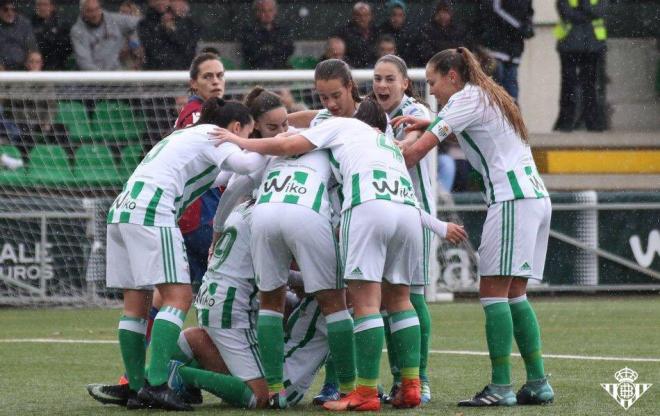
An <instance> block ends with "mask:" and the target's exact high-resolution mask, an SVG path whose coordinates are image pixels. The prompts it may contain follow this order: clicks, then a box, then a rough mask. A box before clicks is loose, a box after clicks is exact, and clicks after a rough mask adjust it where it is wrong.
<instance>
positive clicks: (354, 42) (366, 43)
mask: <svg viewBox="0 0 660 416" xmlns="http://www.w3.org/2000/svg"><path fill="white" fill-rule="evenodd" d="M373 20H374V17H373V14H372V12H371V6H370V5H369V4H368V3H365V2H362V1H359V2H357V3H355V5H354V6H353V13H352V16H351V21H350V22H349V23H348V24H347V25H345V26H343V27H340V28H338V29H337V30H335V33H334V35H333V36H337V37H340V38H342V39H344V42H345V43H346V59H345V60H346V62H347V63H348V64H349V65H350V66H352V67H353V68H367V67H371V66H373V65H374V63H375V62H376V54H375V50H374V45H375V44H376V38H377V34H376V29H375V27H374V25H373Z"/></svg>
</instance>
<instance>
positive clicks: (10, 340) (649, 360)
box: [0, 338, 660, 363]
mask: <svg viewBox="0 0 660 416" xmlns="http://www.w3.org/2000/svg"><path fill="white" fill-rule="evenodd" d="M0 344H118V342H117V341H116V340H109V339H57V338H5V339H0ZM386 351H387V350H383V352H386ZM429 353H430V354H443V355H478V356H485V357H487V356H488V352H485V351H466V350H429ZM511 355H513V356H516V357H520V354H517V353H513V354H511ZM543 357H544V358H556V359H560V360H584V361H632V362H643V363H660V358H643V357H607V356H598V355H596V356H591V355H566V354H543Z"/></svg>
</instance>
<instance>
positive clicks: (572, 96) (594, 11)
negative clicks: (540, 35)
mask: <svg viewBox="0 0 660 416" xmlns="http://www.w3.org/2000/svg"><path fill="white" fill-rule="evenodd" d="M557 9H558V11H559V16H560V18H561V22H560V23H559V24H558V26H557V28H555V35H556V36H557V37H558V42H557V51H558V52H559V60H560V62H561V93H560V99H559V117H558V118H557V121H556V122H555V125H554V130H559V131H564V132H568V131H571V130H573V128H575V124H576V118H577V117H576V115H577V114H576V112H577V111H576V110H577V109H576V107H577V105H576V101H577V100H576V98H577V97H576V90H577V87H579V88H580V89H581V90H582V118H583V120H584V124H585V126H586V128H587V130H590V131H602V130H605V128H606V122H605V115H604V110H603V105H602V103H601V102H599V100H598V98H597V94H596V81H597V80H598V76H599V74H598V67H599V65H602V63H603V58H604V56H605V50H606V44H605V39H606V38H607V32H606V30H605V23H604V21H603V13H604V7H603V2H602V1H600V2H593V1H590V0H580V1H576V2H569V1H567V0H558V1H557Z"/></svg>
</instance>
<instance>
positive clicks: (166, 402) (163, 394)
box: [137, 383, 193, 410]
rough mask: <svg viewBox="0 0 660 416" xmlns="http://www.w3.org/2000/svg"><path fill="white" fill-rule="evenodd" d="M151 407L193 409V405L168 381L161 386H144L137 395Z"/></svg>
mask: <svg viewBox="0 0 660 416" xmlns="http://www.w3.org/2000/svg"><path fill="white" fill-rule="evenodd" d="M137 397H138V399H140V400H141V401H142V402H144V403H146V404H147V405H148V406H149V407H154V408H157V409H165V410H193V408H192V406H190V405H189V404H188V403H186V402H184V401H183V399H182V398H181V397H180V396H179V395H178V394H177V393H176V392H175V391H174V390H172V389H171V388H170V387H169V386H168V385H167V383H163V384H161V385H160V386H144V387H142V388H141V389H140V391H139V392H138V395H137Z"/></svg>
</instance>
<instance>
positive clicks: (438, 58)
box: [428, 47, 529, 143]
mask: <svg viewBox="0 0 660 416" xmlns="http://www.w3.org/2000/svg"><path fill="white" fill-rule="evenodd" d="M428 65H430V66H431V68H432V69H433V70H435V71H436V72H439V73H440V74H442V75H446V74H447V73H448V72H449V70H451V69H453V70H454V71H456V72H457V73H458V74H459V75H460V77H461V80H462V81H463V82H466V83H467V82H469V83H470V84H473V85H476V86H478V87H479V88H481V89H482V90H483V91H484V93H485V94H486V97H487V98H488V101H489V104H490V105H491V106H495V107H497V108H498V109H499V110H500V112H501V113H502V115H503V116H504V118H505V119H506V121H507V122H508V123H509V124H510V125H511V127H513V130H514V131H515V132H516V133H517V134H518V136H520V138H521V139H522V141H523V142H525V143H529V132H528V131H527V127H526V126H525V122H524V121H523V118H522V114H521V113H520V108H519V107H518V106H517V105H516V103H515V102H514V101H513V98H511V96H510V95H509V94H508V93H507V92H506V91H505V90H504V88H502V87H501V86H500V85H498V84H497V83H495V81H493V79H492V78H490V77H489V76H488V75H486V73H485V72H484V71H483V70H482V69H481V65H480V64H479V61H478V60H477V58H475V56H474V55H473V54H472V52H470V51H469V50H468V49H467V48H465V47H458V48H456V49H445V50H444V51H442V52H438V53H436V54H435V55H433V57H432V58H431V59H430V60H429V63H428Z"/></svg>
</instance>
